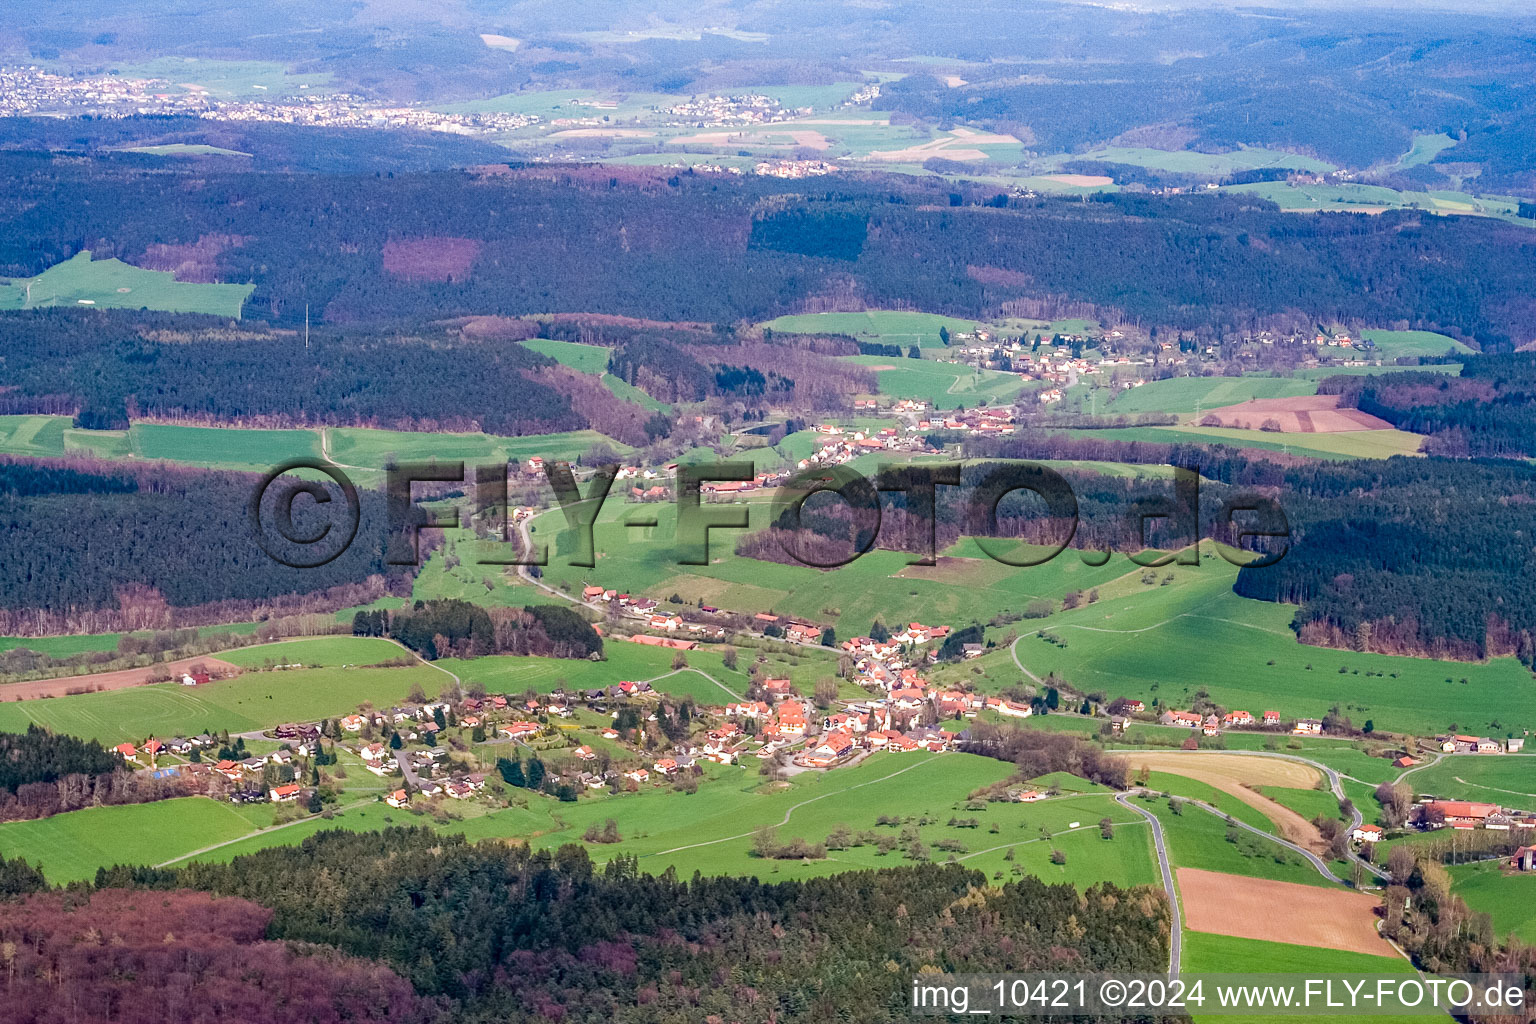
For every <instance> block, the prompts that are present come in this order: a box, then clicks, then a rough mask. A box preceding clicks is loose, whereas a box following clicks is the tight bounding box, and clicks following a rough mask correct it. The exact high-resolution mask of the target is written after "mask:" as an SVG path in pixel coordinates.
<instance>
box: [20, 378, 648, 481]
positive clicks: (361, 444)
mask: <svg viewBox="0 0 1536 1024" xmlns="http://www.w3.org/2000/svg"><path fill="white" fill-rule="evenodd" d="M605 376H606V375H605ZM614 380H615V382H616V383H617V385H618V386H619V387H620V388H629V389H630V391H633V392H634V395H633V396H631V400H634V401H638V402H640V403H641V404H647V403H649V404H647V407H648V408H657V409H660V408H663V406H662V404H661V403H659V402H656V401H655V400H654V399H651V398H650V397H649V396H645V397H644V399H642V398H641V397H640V395H642V394H643V393H642V392H640V391H639V390H638V389H635V388H630V385H628V384H625V383H624V382H623V381H621V380H618V378H614ZM70 422H71V421H70V418H69V417H68V416H45V415H20V416H0V454H6V455H24V456H29V457H32V458H59V457H62V456H64V455H67V454H69V453H72V452H90V453H92V454H94V455H97V456H100V457H102V458H107V459H146V460H147V459H159V460H164V461H167V462H179V463H183V464H186V465H192V466H204V467H207V468H209V469H234V470H242V471H247V472H252V471H262V472H264V471H266V470H269V469H271V468H272V467H273V466H276V465H278V464H280V463H283V462H286V461H288V460H290V459H295V458H311V459H318V458H320V457H321V450H322V445H321V431H320V430H319V429H294V430H253V429H246V428H241V427H194V426H185V425H181V424H160V423H135V424H134V425H133V426H132V427H131V428H129V429H128V430H127V431H112V430H77V429H75V428H73V427H71V426H70ZM325 431H326V434H327V435H328V438H329V441H330V455H331V459H332V460H333V461H334V462H336V463H338V464H340V465H343V466H346V467H352V468H362V469H363V470H366V471H368V472H369V473H380V472H382V470H383V468H384V466H385V465H386V464H387V463H388V462H389V461H390V460H391V459H430V458H437V459H440V460H443V461H448V460H464V461H474V462H496V461H508V460H511V459H519V460H521V459H526V458H528V457H529V456H531V455H542V456H543V457H544V458H546V459H575V458H577V457H578V456H580V455H581V454H582V453H584V452H586V451H587V450H588V449H589V448H591V447H592V446H593V445H595V444H606V445H608V446H609V447H610V448H612V449H613V450H615V451H617V452H620V453H626V452H629V451H631V450H632V449H631V448H630V447H629V446H628V445H626V444H623V443H621V442H618V441H615V440H613V439H612V438H610V437H607V436H606V435H604V434H600V433H598V432H597V431H595V430H576V431H569V432H565V433H557V434H530V435H527V436H526V437H497V436H494V435H490V434H446V433H416V432H411V431H399V430H373V429H369V428H363V427H328V428H325ZM358 482H359V483H360V484H365V483H372V482H376V481H375V480H374V479H373V478H372V477H371V476H370V477H365V478H360V479H359V480H358Z"/></svg>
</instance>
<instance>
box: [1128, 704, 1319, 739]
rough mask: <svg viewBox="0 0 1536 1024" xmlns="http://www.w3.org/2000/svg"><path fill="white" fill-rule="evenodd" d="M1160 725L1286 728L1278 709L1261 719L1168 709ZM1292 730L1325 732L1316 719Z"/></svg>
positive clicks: (1206, 730) (1204, 729)
mask: <svg viewBox="0 0 1536 1024" xmlns="http://www.w3.org/2000/svg"><path fill="white" fill-rule="evenodd" d="M1116 703H1117V704H1120V705H1123V706H1126V707H1132V706H1134V707H1135V708H1136V709H1144V708H1145V705H1143V704H1142V702H1141V701H1139V700H1138V701H1125V700H1123V699H1122V700H1121V701H1118V702H1116ZM1157 720H1158V723H1159V724H1161V725H1171V726H1177V727H1179V728H1183V729H1190V730H1195V729H1198V730H1200V732H1201V733H1202V734H1204V735H1206V736H1215V735H1218V734H1219V733H1220V732H1221V731H1222V730H1223V729H1246V728H1253V727H1255V726H1257V727H1260V728H1264V729H1280V728H1284V727H1285V722H1284V720H1283V719H1282V718H1281V717H1280V712H1278V711H1265V712H1264V713H1263V715H1262V716H1260V717H1259V718H1254V716H1253V714H1252V713H1251V712H1248V711H1228V712H1227V713H1226V714H1224V715H1221V716H1220V717H1217V716H1216V715H1215V714H1214V713H1207V714H1204V715H1202V714H1200V713H1199V712H1197V711H1174V710H1167V711H1164V712H1163V713H1162V714H1160V715H1158V717H1157ZM1290 731H1291V733H1293V734H1294V735H1297V736H1319V735H1321V734H1322V731H1323V723H1322V721H1321V720H1320V719H1316V718H1298V719H1297V720H1296V721H1294V722H1292V723H1291V727H1290Z"/></svg>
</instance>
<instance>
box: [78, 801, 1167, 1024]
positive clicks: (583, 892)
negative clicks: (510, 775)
mask: <svg viewBox="0 0 1536 1024" xmlns="http://www.w3.org/2000/svg"><path fill="white" fill-rule="evenodd" d="M96 881H97V885H98V886H103V887H107V886H110V887H134V888H140V889H153V890H174V889H186V888H190V889H198V890H204V891H207V892H210V893H212V894H214V895H216V896H219V897H238V898H239V899H241V900H251V901H253V902H255V903H259V904H261V905H263V906H265V907H267V908H270V910H272V911H273V915H272V919H271V922H270V924H269V925H268V926H267V929H266V937H267V938H268V939H272V940H281V941H287V942H299V943H324V944H325V945H327V946H331V947H334V948H335V949H338V950H339V951H340V952H341V953H343V954H345V955H348V956H359V957H369V958H373V959H376V960H378V961H381V962H382V963H384V964H385V965H387V966H389V967H390V968H391V969H393V970H394V971H395V972H397V973H398V974H399V975H400V976H402V977H404V978H406V979H407V980H408V981H410V982H411V984H412V985H413V986H414V988H415V990H416V992H417V994H418V995H419V996H420V997H422V998H424V999H430V1000H438V1001H439V1003H438V1005H439V1006H441V1007H443V1010H444V1013H445V1015H446V1019H451V1020H453V1021H455V1022H459V1024H477V1022H490V1021H496V1022H500V1024H523V1022H533V1021H547V1020H550V1019H558V1020H564V1021H567V1022H570V1024H578V1022H590V1024H599V1022H600V1024H610V1022H616V1024H639V1022H650V1024H661V1022H672V1021H679V1022H681V1021H702V1020H710V1019H720V1020H778V1021H781V1022H783V1024H797V1022H804V1024H820V1022H823V1021H827V1020H836V1019H846V1020H856V1021H867V1022H884V1021H904V1020H907V1019H909V1018H910V1009H909V1004H910V998H911V997H910V992H909V991H908V986H909V984H910V978H911V976H912V975H914V974H915V973H916V972H917V971H918V970H919V969H921V968H923V967H924V966H925V965H926V966H928V967H936V968H938V969H940V970H944V971H954V972H967V971H970V972H982V971H1004V970H1049V969H1062V970H1094V969H1100V970H1119V971H1126V972H1143V973H1149V974H1151V973H1159V972H1161V971H1162V970H1164V969H1165V968H1166V965H1167V959H1168V906H1167V902H1166V900H1165V898H1164V897H1163V894H1162V893H1161V892H1160V891H1158V890H1156V889H1152V888H1141V889H1134V890H1123V889H1119V888H1117V887H1115V886H1113V885H1110V884H1105V883H1101V884H1098V885H1094V886H1091V887H1089V888H1088V889H1087V890H1086V891H1084V892H1081V893H1080V892H1078V891H1077V890H1076V889H1075V888H1073V887H1072V886H1071V885H1046V884H1045V883H1043V882H1041V881H1040V880H1038V879H1036V878H1021V879H1019V880H1017V881H1013V882H1009V883H1008V884H1006V885H1002V886H1001V887H994V886H991V885H989V884H988V882H987V880H986V878H985V876H984V875H983V874H982V873H980V872H977V871H970V870H966V869H964V868H961V867H959V866H956V865H942V866H941V865H935V864H929V865H922V866H916V867H900V868H889V869H884V870H879V871H856V872H847V873H843V874H838V875H834V876H831V877H828V878H820V879H814V880H810V881H805V882H779V883H772V884H765V883H763V882H761V881H758V880H757V879H755V878H733V877H716V878H702V877H698V876H695V877H694V878H693V879H692V880H689V881H684V880H680V879H678V878H676V877H675V876H674V875H673V874H672V872H671V871H670V870H669V871H667V872H666V873H664V874H662V875H660V876H653V875H645V874H641V873H640V872H639V871H638V869H637V867H636V863H635V861H634V860H633V859H632V858H625V857H620V858H617V859H616V860H614V861H612V862H610V863H609V864H608V865H607V866H605V867H602V868H597V867H594V866H593V865H592V863H591V861H590V860H589V859H588V856H587V853H586V851H585V849H583V848H581V847H577V846H566V847H562V848H561V849H560V850H558V851H555V852H553V853H551V852H549V851H540V852H538V853H531V852H529V851H528V849H527V848H526V847H521V846H516V845H512V846H505V845H501V844H481V845H478V846H472V845H470V844H468V843H467V842H465V841H464V839H463V838H462V837H457V836H445V835H442V834H439V833H437V832H435V831H432V830H429V829H400V828H395V829H390V830H388V831H386V832H384V833H382V834H380V833H368V834H358V833H351V832H344V831H337V832H324V833H321V834H319V835H316V836H314V837H312V838H310V839H307V840H305V842H304V844H303V845H302V846H297V847H285V848H275V849H270V850H265V851H262V852H260V853H257V854H254V855H251V856H247V857H241V858H239V859H237V860H235V861H234V862H232V863H230V864H212V863H208V864H192V865H188V866H186V867H184V868H179V869H171V870H155V869H149V868H137V869H133V868H116V869H106V870H103V871H101V872H100V873H98V876H97V880H96ZM106 891H107V892H110V891H111V890H110V889H108V890H106ZM138 895H139V896H140V898H142V899H145V900H148V899H149V898H150V893H148V892H144V893H140V894H138ZM189 927H192V926H191V925H189ZM178 932H179V929H178ZM300 948H303V947H300ZM712 1015H714V1016H712ZM1117 1019H1124V1018H1117Z"/></svg>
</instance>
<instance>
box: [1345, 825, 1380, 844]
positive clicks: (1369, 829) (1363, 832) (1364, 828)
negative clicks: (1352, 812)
mask: <svg viewBox="0 0 1536 1024" xmlns="http://www.w3.org/2000/svg"><path fill="white" fill-rule="evenodd" d="M1381 835H1382V832H1381V826H1380V825H1360V826H1358V827H1356V829H1355V830H1354V831H1353V832H1351V833H1350V834H1349V837H1350V838H1351V839H1353V840H1354V841H1355V842H1357V843H1374V842H1376V841H1377V840H1378V839H1380V838H1381Z"/></svg>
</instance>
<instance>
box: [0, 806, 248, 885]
mask: <svg viewBox="0 0 1536 1024" xmlns="http://www.w3.org/2000/svg"><path fill="white" fill-rule="evenodd" d="M252 827H253V826H252V824H251V822H250V820H249V819H247V818H245V817H242V816H241V815H240V814H239V813H238V812H237V811H236V810H235V809H234V808H233V807H232V806H231V805H229V804H227V803H223V802H222V801H215V800H210V799H208V798H207V797H200V796H199V797H183V798H180V799H175V800H161V801H158V802H156V803H149V804H127V805H123V806H118V807H89V808H86V809H85V810H80V811H71V812H70V813H68V814H56V815H54V816H53V817H51V818H41V819H38V820H36V821H12V822H6V823H4V824H0V856H4V857H9V858H17V857H19V858H21V859H23V860H26V861H29V862H31V863H33V864H36V865H38V866H40V867H41V868H42V869H43V873H44V874H45V875H46V876H47V878H48V881H49V882H50V883H52V884H53V885H63V884H65V883H67V882H78V881H88V880H90V879H92V878H94V877H95V875H96V870H97V869H98V868H104V867H110V866H112V865H113V864H159V863H161V862H163V861H167V860H170V859H172V858H173V857H178V856H181V855H183V854H186V853H190V852H191V851H193V850H197V849H200V848H202V847H204V846H209V845H211V844H213V843H221V842H224V841H226V840H229V839H237V838H239V837H240V836H243V835H245V834H246V833H248V832H250V831H251V830H252Z"/></svg>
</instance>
